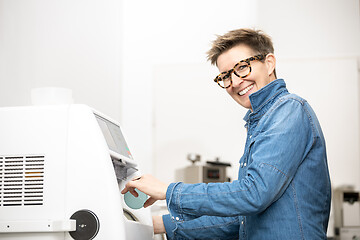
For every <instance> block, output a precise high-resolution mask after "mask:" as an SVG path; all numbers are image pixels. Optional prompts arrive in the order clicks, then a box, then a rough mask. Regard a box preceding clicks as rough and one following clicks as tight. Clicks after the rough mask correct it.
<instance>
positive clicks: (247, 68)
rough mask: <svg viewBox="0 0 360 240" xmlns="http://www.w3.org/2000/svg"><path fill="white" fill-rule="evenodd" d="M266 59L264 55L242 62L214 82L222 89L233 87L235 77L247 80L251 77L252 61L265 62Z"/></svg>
mask: <svg viewBox="0 0 360 240" xmlns="http://www.w3.org/2000/svg"><path fill="white" fill-rule="evenodd" d="M265 57H266V55H264V54H259V55H256V56H253V57H249V58H247V59H244V60H241V61H240V62H238V63H237V64H235V66H234V67H233V68H232V69H230V70H229V71H226V72H222V73H220V74H219V75H217V76H216V78H215V79H214V82H216V83H217V84H218V85H219V86H220V87H222V88H228V87H230V86H231V85H232V78H233V77H234V76H233V75H235V76H236V77H239V78H245V77H247V76H249V75H250V73H251V64H250V62H251V61H255V60H259V61H261V60H263V59H264V58H265Z"/></svg>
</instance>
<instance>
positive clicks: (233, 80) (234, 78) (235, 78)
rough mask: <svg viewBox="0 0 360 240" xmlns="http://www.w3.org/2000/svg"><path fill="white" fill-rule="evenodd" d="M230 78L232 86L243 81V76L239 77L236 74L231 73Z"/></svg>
mask: <svg viewBox="0 0 360 240" xmlns="http://www.w3.org/2000/svg"><path fill="white" fill-rule="evenodd" d="M231 80H232V83H233V85H234V86H238V85H240V84H241V83H242V82H244V79H243V78H240V77H238V76H236V75H235V74H232V76H231Z"/></svg>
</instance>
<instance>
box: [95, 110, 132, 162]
mask: <svg viewBox="0 0 360 240" xmlns="http://www.w3.org/2000/svg"><path fill="white" fill-rule="evenodd" d="M95 116H96V120H97V121H98V123H99V126H100V129H101V131H102V133H103V135H104V138H105V140H106V143H107V145H108V147H109V148H110V150H112V151H114V152H117V153H119V154H121V155H123V156H125V157H128V158H130V159H133V157H132V155H131V152H130V150H129V147H128V145H127V144H126V141H125V138H124V136H123V134H122V133H121V130H120V127H119V126H118V125H116V124H114V123H112V122H110V121H109V120H107V119H105V118H102V117H100V116H98V115H96V114H95Z"/></svg>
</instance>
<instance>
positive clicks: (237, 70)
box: [231, 62, 250, 79]
mask: <svg viewBox="0 0 360 240" xmlns="http://www.w3.org/2000/svg"><path fill="white" fill-rule="evenodd" d="M249 73H250V66H249V63H247V62H239V63H238V64H236V65H235V67H234V71H233V72H232V74H231V78H232V79H234V78H235V79H236V77H240V78H244V77H246V76H248V75H249Z"/></svg>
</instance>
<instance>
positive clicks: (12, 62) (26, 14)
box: [0, 0, 122, 120]
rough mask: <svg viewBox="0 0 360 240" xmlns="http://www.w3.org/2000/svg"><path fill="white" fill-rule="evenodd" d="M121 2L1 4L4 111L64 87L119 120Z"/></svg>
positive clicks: (12, 0)
mask: <svg viewBox="0 0 360 240" xmlns="http://www.w3.org/2000/svg"><path fill="white" fill-rule="evenodd" d="M121 26H122V25H121V1H117V0H101V1H100V0H76V1H73V0H51V1H49V0H27V1H22V0H0V106H17V105H29V104H30V90H31V89H32V88H39V87H62V88H69V89H71V90H72V91H73V98H74V101H75V103H85V104H88V105H90V106H92V107H94V108H96V109H98V110H99V111H101V112H103V113H105V114H107V115H109V116H111V117H112V118H114V119H117V120H120V113H121V111H120V92H121V90H120V69H121V57H120V54H121Z"/></svg>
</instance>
